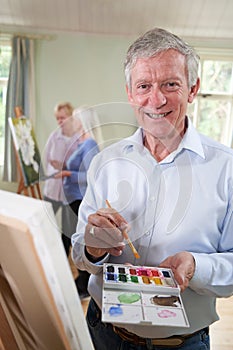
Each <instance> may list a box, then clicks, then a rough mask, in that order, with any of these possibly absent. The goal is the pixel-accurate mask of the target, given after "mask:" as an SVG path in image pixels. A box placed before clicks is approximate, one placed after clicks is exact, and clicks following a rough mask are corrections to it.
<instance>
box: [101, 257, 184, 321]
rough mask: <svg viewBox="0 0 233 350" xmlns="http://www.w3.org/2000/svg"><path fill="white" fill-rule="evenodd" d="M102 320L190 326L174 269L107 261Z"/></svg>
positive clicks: (104, 277) (104, 275) (104, 274)
mask: <svg viewBox="0 0 233 350" xmlns="http://www.w3.org/2000/svg"><path fill="white" fill-rule="evenodd" d="M102 321H103V322H111V323H122V324H140V325H150V326H151V325H159V326H173V327H189V322H188V318H187V315H186V312H185V309H184V305H183V302H182V299H181V296H180V288H179V286H178V284H177V282H176V280H175V278H174V276H173V273H172V270H171V269H166V268H158V267H148V266H146V267H145V266H133V265H119V264H104V267H103V300H102Z"/></svg>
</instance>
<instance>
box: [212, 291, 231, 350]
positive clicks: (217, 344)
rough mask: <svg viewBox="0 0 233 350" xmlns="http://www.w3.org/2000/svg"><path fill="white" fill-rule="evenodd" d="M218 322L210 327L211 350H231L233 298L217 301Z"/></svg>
mask: <svg viewBox="0 0 233 350" xmlns="http://www.w3.org/2000/svg"><path fill="white" fill-rule="evenodd" d="M217 310H218V314H219V316H220V320H219V321H217V322H215V323H214V324H213V325H212V326H211V327H210V335H211V350H233V297H231V298H224V299H218V301H217Z"/></svg>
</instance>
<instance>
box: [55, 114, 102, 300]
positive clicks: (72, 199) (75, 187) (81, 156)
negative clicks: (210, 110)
mask: <svg viewBox="0 0 233 350" xmlns="http://www.w3.org/2000/svg"><path fill="white" fill-rule="evenodd" d="M73 117H74V120H75V121H74V123H75V130H76V132H77V133H78V134H79V135H80V136H79V143H78V146H77V148H76V150H75V151H74V152H73V153H72V154H71V156H70V157H69V158H68V159H67V161H66V165H65V167H64V168H63V170H62V171H61V172H60V173H59V174H57V175H55V179H59V178H62V179H63V191H64V195H65V203H66V205H65V210H64V211H63V218H62V221H63V226H64V230H63V231H64V232H63V234H62V240H63V244H64V247H65V249H66V253H67V255H68V254H69V250H70V246H71V236H72V234H73V233H75V232H76V226H77V221H78V210H79V206H80V204H81V202H82V199H83V196H84V194H85V192H86V188H87V171H88V168H89V166H90V163H91V161H92V159H93V157H94V156H95V155H96V154H97V153H98V152H99V147H98V145H97V142H96V141H95V139H94V129H93V128H94V125H93V127H92V124H94V123H93V120H92V115H91V114H90V113H85V110H80V109H76V110H74V112H73ZM88 279H89V273H88V272H86V271H81V270H79V276H78V277H77V279H76V281H75V282H76V286H77V289H78V292H79V296H80V298H81V299H83V298H85V297H86V296H88V295H89V294H88V292H87V285H88Z"/></svg>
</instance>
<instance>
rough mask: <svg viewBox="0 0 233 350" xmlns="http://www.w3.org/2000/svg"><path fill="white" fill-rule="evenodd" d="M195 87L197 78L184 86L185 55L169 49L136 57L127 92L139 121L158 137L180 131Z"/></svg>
mask: <svg viewBox="0 0 233 350" xmlns="http://www.w3.org/2000/svg"><path fill="white" fill-rule="evenodd" d="M198 88H199V81H198V84H197V85H195V86H194V87H192V88H191V89H189V88H188V80H187V71H186V63H185V57H184V56H183V55H182V54H181V53H179V52H178V51H176V50H173V49H170V50H168V51H165V52H162V53H160V54H158V55H156V56H154V57H150V58H139V59H137V61H136V64H135V66H134V67H133V69H132V71H131V89H129V88H127V94H128V99H129V101H130V103H131V104H132V106H133V108H134V110H135V112H136V115H137V119H138V122H139V125H141V126H142V127H143V129H144V130H145V131H146V132H149V133H150V134H151V135H153V136H154V137H155V138H158V139H160V140H162V139H163V138H171V137H174V136H177V135H178V134H179V135H180V134H182V132H183V131H184V127H185V124H184V121H185V116H186V110H187V105H188V103H191V102H192V101H193V99H194V97H195V96H196V94H197V91H198Z"/></svg>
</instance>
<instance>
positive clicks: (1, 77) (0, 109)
mask: <svg viewBox="0 0 233 350" xmlns="http://www.w3.org/2000/svg"><path fill="white" fill-rule="evenodd" d="M10 61H11V45H10V43H9V41H7V43H4V42H3V43H2V42H1V41H0V166H2V165H3V161H4V139H5V106H6V91H7V82H8V76H9V69H10Z"/></svg>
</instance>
